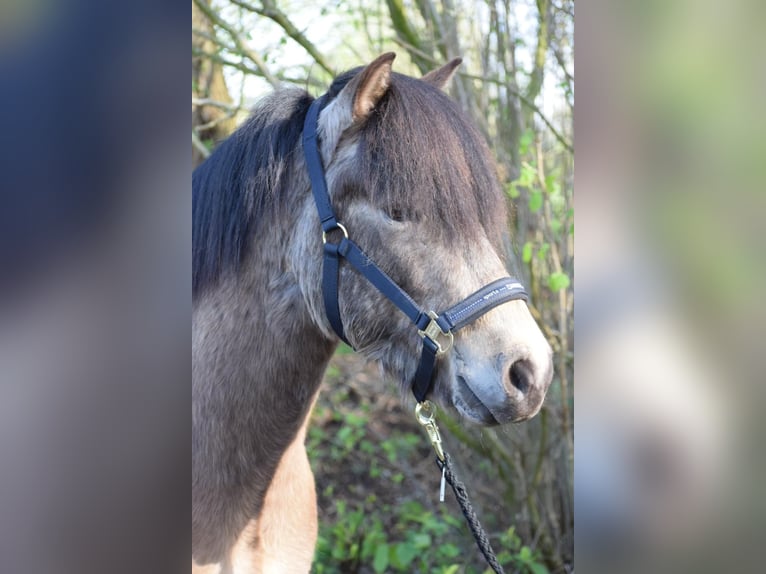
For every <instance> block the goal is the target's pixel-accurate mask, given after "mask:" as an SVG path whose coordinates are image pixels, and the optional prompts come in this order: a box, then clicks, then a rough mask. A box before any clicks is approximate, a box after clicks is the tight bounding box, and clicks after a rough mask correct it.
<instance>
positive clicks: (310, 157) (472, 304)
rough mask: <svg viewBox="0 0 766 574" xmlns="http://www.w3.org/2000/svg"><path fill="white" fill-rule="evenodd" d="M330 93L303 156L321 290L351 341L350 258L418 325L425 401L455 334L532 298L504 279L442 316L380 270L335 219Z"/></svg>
mask: <svg viewBox="0 0 766 574" xmlns="http://www.w3.org/2000/svg"><path fill="white" fill-rule="evenodd" d="M326 98H327V95H326V94H325V95H324V96H321V97H319V98H317V99H316V100H314V101H313V102H312V104H311V107H309V110H308V113H307V114H306V119H305V121H304V124H303V153H304V154H305V157H306V166H307V168H308V173H309V179H310V180H311V190H312V193H313V195H314V201H315V203H316V207H317V211H318V212H319V219H320V220H321V222H322V241H323V243H324V262H323V266H322V267H323V268H322V292H323V298H324V306H325V313H327V318H328V319H329V321H330V325H332V328H333V330H334V331H335V333H336V334H337V335H338V337H340V338H341V339H342V340H343V341H345V342H346V343H348V340H347V339H346V336H345V333H344V331H343V322H342V321H341V318H340V309H339V305H338V283H339V279H340V260H341V258H343V259H345V260H346V261H347V262H348V263H350V264H351V266H352V267H353V268H354V269H356V270H357V271H358V272H359V273H360V274H362V275H363V276H364V277H365V278H366V279H367V280H368V281H369V282H370V283H372V285H373V286H374V287H375V288H376V289H377V290H378V291H380V292H381V293H382V294H383V295H384V296H385V297H386V298H388V299H389V300H390V301H391V302H392V303H393V304H394V305H396V306H397V307H398V308H399V309H400V310H401V311H402V313H404V314H405V315H406V316H407V317H408V318H409V319H410V320H411V321H412V322H413V323H414V324H415V326H416V327H417V329H418V334H419V335H420V336H421V338H422V339H423V348H422V351H421V354H420V363H419V364H418V368H417V371H416V372H415V376H414V377H413V379H412V383H411V388H412V393H413V394H414V395H415V399H416V400H417V401H418V403H423V402H424V401H425V400H426V397H427V396H428V393H429V392H430V391H431V387H432V386H433V374H434V370H435V367H436V357H437V356H438V355H442V354H444V353H446V352H447V351H448V350H449V349H450V347H451V346H452V342H453V337H454V333H455V331H457V330H459V329H462V328H463V327H465V326H466V325H469V324H470V323H472V322H474V321H475V320H476V319H478V318H479V317H481V316H482V315H484V314H485V313H486V312H487V311H489V310H491V309H493V308H495V307H497V306H498V305H501V304H503V303H506V302H508V301H513V300H516V299H523V300H524V301H527V300H528V295H527V292H526V291H525V290H524V286H523V285H522V284H521V283H520V282H519V281H517V280H516V279H513V278H511V277H504V278H502V279H498V280H496V281H493V282H492V283H490V284H488V285H486V286H484V287H482V288H481V289H479V290H478V291H476V292H475V293H473V294H471V295H469V296H468V297H466V298H465V299H463V300H462V301H461V302H460V303H458V304H456V305H454V306H452V307H450V308H449V309H447V310H446V311H443V312H442V313H440V314H437V313H435V312H434V311H424V310H422V309H421V308H420V307H419V306H418V304H417V303H415V301H414V300H413V299H412V297H410V296H409V295H408V294H407V293H406V292H405V291H404V290H403V289H402V288H401V287H399V285H397V284H396V283H395V282H394V281H393V279H391V278H390V277H389V276H388V275H386V273H385V272H384V271H383V270H382V269H381V268H380V267H378V266H377V265H376V264H375V262H374V261H372V260H371V259H370V258H369V257H368V256H367V255H366V254H365V253H364V251H362V250H361V249H360V248H359V246H358V245H357V244H356V243H354V242H353V241H352V240H351V239H350V238H349V235H348V231H347V230H346V228H345V227H344V226H343V224H341V223H340V222H339V221H338V220H337V218H336V217H335V212H334V211H333V209H332V204H331V203H330V195H329V193H328V191H327V182H326V181H325V177H324V167H323V165H322V158H321V156H320V153H319V143H318V141H317V119H318V118H319V112H320V110H321V109H322V107H323V105H324V102H325V100H326ZM334 230H339V231H340V232H342V234H343V237H342V238H341V240H340V241H339V242H338V243H331V242H329V241H327V234H328V233H329V232H331V231H334Z"/></svg>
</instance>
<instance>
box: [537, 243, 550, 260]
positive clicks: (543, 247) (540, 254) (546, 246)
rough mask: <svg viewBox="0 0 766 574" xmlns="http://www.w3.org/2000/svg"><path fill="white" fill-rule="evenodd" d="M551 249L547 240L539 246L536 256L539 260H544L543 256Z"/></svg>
mask: <svg viewBox="0 0 766 574" xmlns="http://www.w3.org/2000/svg"><path fill="white" fill-rule="evenodd" d="M550 250H551V244H550V243H548V242H545V243H543V244H542V245H541V246H540V250H539V251H538V252H537V258H538V259H539V260H540V261H545V256H546V255H548V251H550Z"/></svg>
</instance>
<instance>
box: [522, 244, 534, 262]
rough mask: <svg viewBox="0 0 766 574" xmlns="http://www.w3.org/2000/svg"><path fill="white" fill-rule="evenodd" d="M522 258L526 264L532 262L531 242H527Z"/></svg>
mask: <svg viewBox="0 0 766 574" xmlns="http://www.w3.org/2000/svg"><path fill="white" fill-rule="evenodd" d="M521 258H522V260H523V261H524V263H529V262H530V261H532V243H531V242H530V241H527V242H526V243H525V244H524V249H523V250H522V251H521Z"/></svg>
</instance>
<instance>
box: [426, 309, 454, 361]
mask: <svg viewBox="0 0 766 574" xmlns="http://www.w3.org/2000/svg"><path fill="white" fill-rule="evenodd" d="M428 316H429V317H431V322H430V323H428V325H427V326H426V328H425V329H423V330H422V331H421V330H420V329H418V335H420V336H421V337H423V338H424V339H425V338H426V337H428V338H429V339H431V341H433V342H434V344H435V345H436V354H437V355H443V354H444V353H446V352H447V351H449V350H450V349H451V348H452V344H453V343H454V342H455V335H453V333H452V331H446V332H445V331H442V328H441V327H440V326H439V323H437V322H436V320H437V319H438V318H439V315H437V314H436V312H435V311H429V312H428ZM439 335H441V336H443V337H447V342H446V346H442V344H441V343H439V339H438V337H439Z"/></svg>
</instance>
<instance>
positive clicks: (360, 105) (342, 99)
mask: <svg viewBox="0 0 766 574" xmlns="http://www.w3.org/2000/svg"><path fill="white" fill-rule="evenodd" d="M394 58H396V54H394V53H393V52H388V53H386V54H382V55H380V56H378V57H377V58H375V59H374V60H373V61H372V62H371V63H370V64H369V65H367V66H366V67H365V68H363V69H362V70H361V71H360V72H359V73H358V74H356V76H354V77H353V78H352V79H351V80H350V81H349V82H348V83H347V84H346V85H345V86H344V87H343V89H342V90H341V91H340V92H339V93H338V95H337V97H336V98H334V99H333V100H332V101H331V102H330V103H329V104H328V105H327V107H326V108H325V109H324V111H323V112H322V113H321V115H320V116H319V124H320V130H321V131H322V143H321V146H322V154H323V156H325V159H326V161H329V159H328V158H330V157H332V152H333V150H334V149H335V146H336V145H337V144H338V142H339V141H340V138H341V135H342V134H343V132H345V131H346V130H347V129H348V128H350V127H352V126H354V125H358V124H361V123H362V122H364V121H365V120H366V119H367V118H368V117H369V116H370V114H371V113H372V111H373V110H374V109H375V107H376V106H377V105H378V103H379V102H380V99H381V98H382V97H383V96H384V95H385V93H386V92H387V91H388V87H389V86H390V84H391V64H392V63H393V61H394Z"/></svg>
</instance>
